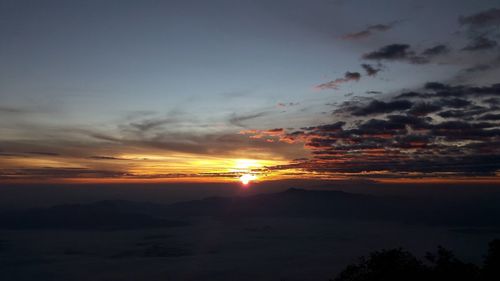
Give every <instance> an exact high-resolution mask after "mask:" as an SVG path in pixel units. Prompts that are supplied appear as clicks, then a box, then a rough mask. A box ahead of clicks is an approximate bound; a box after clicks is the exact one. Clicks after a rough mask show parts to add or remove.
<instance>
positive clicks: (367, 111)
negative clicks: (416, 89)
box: [351, 100, 413, 116]
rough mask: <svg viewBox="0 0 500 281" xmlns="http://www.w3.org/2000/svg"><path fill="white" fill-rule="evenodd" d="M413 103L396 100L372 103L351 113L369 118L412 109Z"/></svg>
mask: <svg viewBox="0 0 500 281" xmlns="http://www.w3.org/2000/svg"><path fill="white" fill-rule="evenodd" d="M412 105H413V103H412V102H410V101H407V100H395V101H389V102H384V101H379V100H374V101H371V102H370V103H369V104H368V105H366V106H361V107H358V108H356V109H355V110H353V111H352V112H351V113H352V115H354V116H367V115H373V114H381V113H390V112H393V111H401V110H406V109H409V108H410V107H412Z"/></svg>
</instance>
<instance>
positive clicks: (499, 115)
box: [478, 113, 500, 121]
mask: <svg viewBox="0 0 500 281" xmlns="http://www.w3.org/2000/svg"><path fill="white" fill-rule="evenodd" d="M478 120H487V121H499V120H500V113H497V114H493V113H489V114H485V115H483V116H481V117H479V118H478Z"/></svg>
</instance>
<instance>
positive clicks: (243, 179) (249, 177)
mask: <svg viewBox="0 0 500 281" xmlns="http://www.w3.org/2000/svg"><path fill="white" fill-rule="evenodd" d="M255 179H257V177H256V176H254V175H252V174H244V175H242V176H241V177H240V181H241V183H242V184H244V185H248V184H249V183H250V181H253V180H255Z"/></svg>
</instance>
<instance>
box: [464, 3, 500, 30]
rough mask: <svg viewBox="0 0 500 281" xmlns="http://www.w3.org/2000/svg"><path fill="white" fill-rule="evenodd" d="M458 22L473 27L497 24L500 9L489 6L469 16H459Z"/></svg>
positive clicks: (498, 23)
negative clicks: (489, 7) (487, 8)
mask: <svg viewBox="0 0 500 281" xmlns="http://www.w3.org/2000/svg"><path fill="white" fill-rule="evenodd" d="M458 22H459V23H460V24H461V25H466V26H470V27H473V28H483V27H490V26H497V25H500V9H497V8H491V9H489V10H485V11H482V12H479V13H476V14H473V15H470V16H461V17H459V19H458Z"/></svg>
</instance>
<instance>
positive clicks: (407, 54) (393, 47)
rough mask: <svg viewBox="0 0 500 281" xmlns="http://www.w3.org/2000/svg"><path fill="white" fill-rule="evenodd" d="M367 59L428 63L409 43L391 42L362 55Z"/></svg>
mask: <svg viewBox="0 0 500 281" xmlns="http://www.w3.org/2000/svg"><path fill="white" fill-rule="evenodd" d="M362 58H363V59H365V60H377V61H381V60H389V61H407V62H410V63H414V64H422V63H427V60H426V59H425V58H424V57H419V56H417V55H416V54H415V52H414V51H412V50H411V48H410V45H408V44H390V45H386V46H384V47H381V48H380V49H378V50H376V51H373V52H369V53H366V54H364V55H363V56H362Z"/></svg>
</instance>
